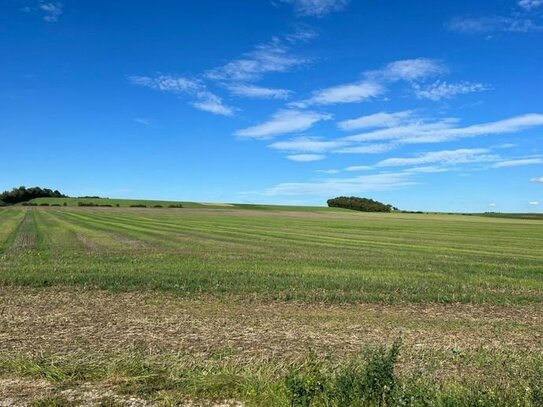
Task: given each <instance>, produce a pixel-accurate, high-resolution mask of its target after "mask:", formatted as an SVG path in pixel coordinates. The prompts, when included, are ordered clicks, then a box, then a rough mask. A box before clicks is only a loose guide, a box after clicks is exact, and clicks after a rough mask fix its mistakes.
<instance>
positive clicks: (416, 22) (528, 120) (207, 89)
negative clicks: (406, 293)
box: [0, 0, 543, 212]
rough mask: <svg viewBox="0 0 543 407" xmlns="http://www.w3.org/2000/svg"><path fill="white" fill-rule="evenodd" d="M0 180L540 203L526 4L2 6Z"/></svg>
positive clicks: (158, 194) (538, 99)
mask: <svg viewBox="0 0 543 407" xmlns="http://www.w3.org/2000/svg"><path fill="white" fill-rule="evenodd" d="M0 51H1V54H2V56H3V58H2V63H1V64H0V139H1V146H2V159H1V160H0V174H1V175H0V189H2V190H3V189H8V188H11V187H14V186H19V185H27V186H33V185H40V186H46V187H52V188H58V189H60V190H62V191H63V192H65V193H68V194H71V195H89V194H90V195H95V194H98V195H102V196H109V197H119V198H122V197H125V198H150V199H175V200H193V201H205V202H267V203H285V204H315V205H323V204H325V201H326V199H328V198H331V197H334V196H338V195H356V196H365V197H371V198H374V199H378V200H382V201H385V202H387V203H392V204H394V205H395V206H398V207H400V208H402V209H412V210H439V211H504V212H505V211H516V212H521V211H522V212H525V211H530V212H540V211H541V210H542V208H543V151H542V147H543V138H542V136H543V99H542V96H541V95H543V76H542V72H543V58H542V57H541V56H542V55H543V0H507V1H506V0H493V1H490V0H485V1H482V0H481V1H473V0H471V1H468V0H459V1H454V2H451V1H429V0H428V1H423V0H415V1H410V2H409V4H407V3H406V2H405V0H395V1H393V0H357V1H354V0H351V1H348V0H229V1H219V0H215V1H211V0H199V1H197V2H188V1H187V2H185V1H174V0H168V1H166V0H156V1H152V2H151V1H121V0H118V1H114V2H112V1H106V0H93V1H92V2H81V1H75V0H63V1H52V2H51V1H39V0H6V1H4V2H3V3H2V6H1V8H0Z"/></svg>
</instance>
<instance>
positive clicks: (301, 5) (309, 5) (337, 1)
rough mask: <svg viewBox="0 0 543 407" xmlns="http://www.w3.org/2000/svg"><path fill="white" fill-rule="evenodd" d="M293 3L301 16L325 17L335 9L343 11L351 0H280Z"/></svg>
mask: <svg viewBox="0 0 543 407" xmlns="http://www.w3.org/2000/svg"><path fill="white" fill-rule="evenodd" d="M280 1H281V2H282V3H286V4H289V5H291V6H292V7H293V8H294V11H295V13H296V14H297V15H299V16H311V17H323V16H325V15H327V14H330V13H332V12H335V11H341V10H343V9H344V8H345V7H347V5H348V4H349V1H350V0H280Z"/></svg>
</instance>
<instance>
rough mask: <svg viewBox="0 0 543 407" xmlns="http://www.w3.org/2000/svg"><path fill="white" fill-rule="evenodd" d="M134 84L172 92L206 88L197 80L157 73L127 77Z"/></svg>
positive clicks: (190, 91) (186, 91) (187, 91)
mask: <svg viewBox="0 0 543 407" xmlns="http://www.w3.org/2000/svg"><path fill="white" fill-rule="evenodd" d="M127 79H128V81H129V82H130V83H131V84H133V85H139V86H145V87H147V88H151V89H155V90H160V91H162V92H171V93H178V94H181V93H192V92H196V91H199V90H201V89H203V88H204V85H203V84H202V83H201V82H200V81H198V80H196V79H190V78H186V77H183V76H178V75H162V74H159V75H156V76H138V75H131V76H128V77H127Z"/></svg>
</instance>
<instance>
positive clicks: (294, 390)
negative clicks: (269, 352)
mask: <svg viewBox="0 0 543 407" xmlns="http://www.w3.org/2000/svg"><path fill="white" fill-rule="evenodd" d="M327 380H329V378H327V377H326V376H325V375H324V373H323V372H322V368H321V366H320V364H319V362H318V361H317V359H316V357H315V354H314V353H313V352H311V351H310V353H309V355H308V357H307V359H306V361H305V363H304V364H303V365H302V366H301V367H300V368H298V369H296V370H291V372H290V373H289V374H288V376H287V378H286V386H287V391H288V396H289V398H290V404H291V405H292V406H293V407H294V406H296V407H310V406H311V405H312V404H313V402H314V401H316V400H317V399H322V398H325V397H326V381H327Z"/></svg>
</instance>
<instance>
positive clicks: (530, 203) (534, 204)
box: [528, 201, 539, 206]
mask: <svg viewBox="0 0 543 407" xmlns="http://www.w3.org/2000/svg"><path fill="white" fill-rule="evenodd" d="M528 205H530V206H537V205H539V201H530V202H528Z"/></svg>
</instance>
